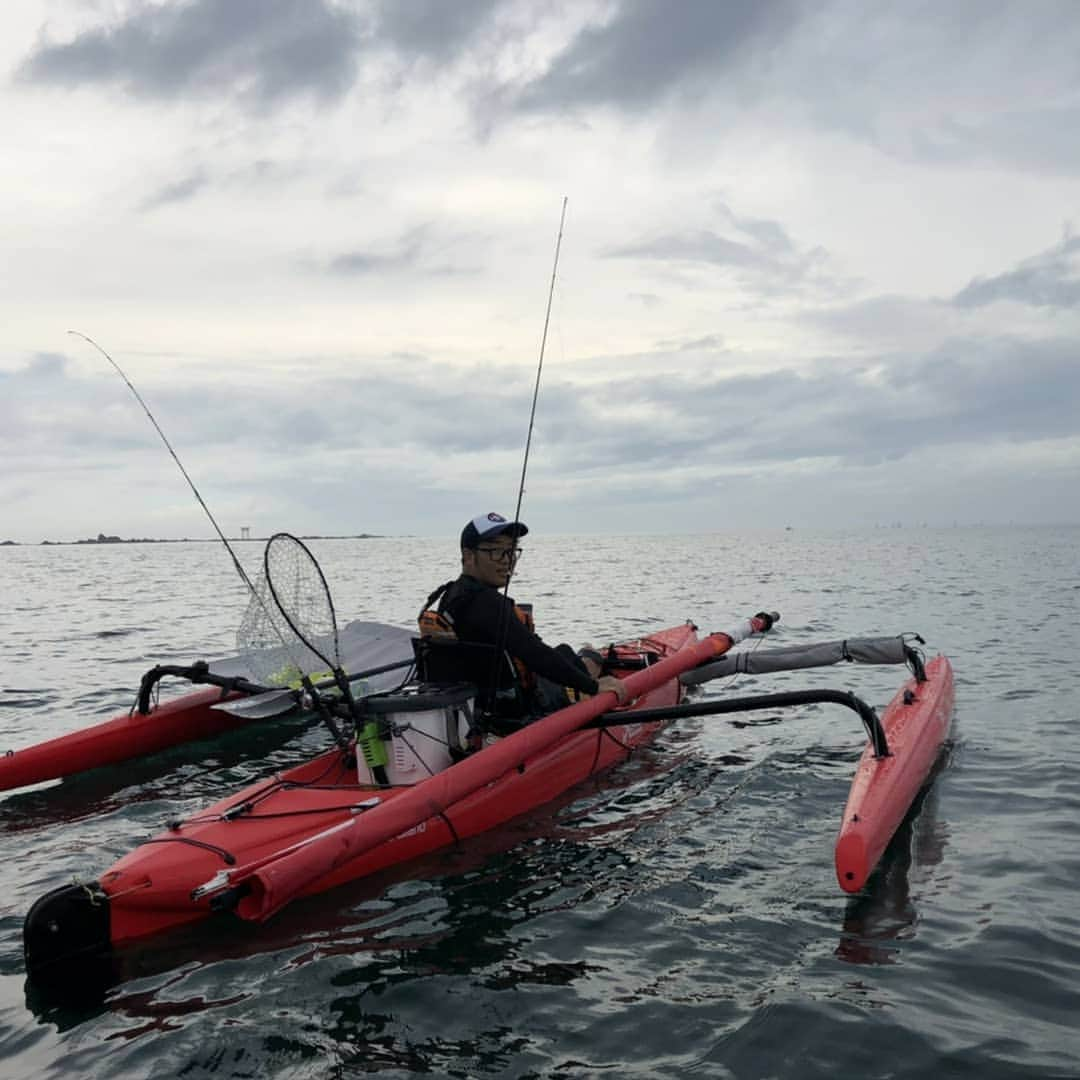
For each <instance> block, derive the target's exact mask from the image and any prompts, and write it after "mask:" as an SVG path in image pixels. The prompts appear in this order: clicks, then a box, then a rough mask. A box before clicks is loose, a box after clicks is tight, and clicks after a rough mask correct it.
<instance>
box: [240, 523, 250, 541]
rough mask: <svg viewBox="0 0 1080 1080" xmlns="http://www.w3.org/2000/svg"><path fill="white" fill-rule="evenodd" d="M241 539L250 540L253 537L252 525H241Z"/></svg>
mask: <svg viewBox="0 0 1080 1080" xmlns="http://www.w3.org/2000/svg"><path fill="white" fill-rule="evenodd" d="M240 539H241V540H250V539H251V526H250V525H241V526H240Z"/></svg>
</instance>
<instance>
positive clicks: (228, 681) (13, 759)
mask: <svg viewBox="0 0 1080 1080" xmlns="http://www.w3.org/2000/svg"><path fill="white" fill-rule="evenodd" d="M411 636H412V635H411V633H410V631H408V630H403V629H401V628H400V627H396V626H387V625H385V624H382V623H373V622H365V621H359V620H358V621H356V622H352V623H349V625H348V626H346V627H345V629H344V630H343V631H342V632H341V648H342V652H343V655H344V657H345V662H346V663H348V665H349V670H350V671H354V672H361V671H363V670H364V669H369V668H372V667H376V670H377V671H378V673H377V674H374V675H373V676H372V677H371V678H370V679H369V680H368V686H369V688H370V689H385V688H389V687H390V686H393V685H395V684H396V683H397V682H398V681H399V680H400V674H399V672H398V671H397V670H392V671H391V672H390V673H388V674H386V675H383V674H382V672H381V671H379V670H378V669H380V668H387V667H389V668H391V669H396V668H397V667H400V665H401V664H402V663H406V664H407V663H409V662H411V657H412V647H411V645H410V638H411ZM247 674H249V673H248V672H246V671H245V665H244V660H243V658H240V657H234V658H229V659H227V660H220V661H216V662H214V663H212V664H205V663H204V664H194V665H191V666H189V667H183V668H181V667H157V668H154V669H153V670H152V671H149V672H147V674H146V675H145V676H144V677H143V686H142V688H141V690H140V692H139V702H138V704H137V705H135V706H133V707H132V708H131V709H130V710H129V711H127V712H124V713H121V714H120V715H119V716H116V717H113V718H112V719H111V720H105V721H103V722H102V723H100V724H93V725H91V726H90V727H86V728H82V729H80V730H78V731H72V732H69V733H68V734H65V735H58V736H57V737H56V738H54V739H48V740H47V741H45V742H40V743H35V744H34V745H32V746H27V747H23V748H22V749H19V750H8V751H7V752H6V753H4V754H2V755H0V791H8V790H10V789H12V788H19V787H26V786H28V785H29V784H40V783H42V782H43V781H46V780H56V779H58V778H60V777H63V776H71V775H73V774H75V773H82V772H86V771H88V770H90V769H99V768H102V767H104V766H107V765H116V764H119V763H120V762H122V761H130V760H131V759H133V758H142V757H146V756H147V755H149V754H155V753H157V752H158V751H160V750H166V749H168V748H169V747H171V746H178V745H180V744H182V743H188V742H196V741H198V740H200V739H211V738H214V737H216V736H218V735H223V734H225V733H226V732H228V731H233V730H235V729H236V728H238V727H243V726H246V725H247V724H250V723H252V722H253V721H255V720H259V719H263V717H261V716H260V715H259V714H258V713H257V712H256V713H254V714H245V713H243V712H239V711H238V712H228V711H225V710H223V709H220V708H216V707H215V706H218V705H221V704H222V703H224V702H236V701H237V699H240V698H243V697H247V696H249V695H252V694H256V693H257V692H258V691H259V690H260V689H262V688H261V687H259V686H257V685H255V684H253V683H251V682H249V681H248V679H247V678H246V677H245V676H246V675H247ZM165 675H171V676H183V677H185V678H187V679H189V680H191V681H192V682H196V683H210V684H212V685H209V686H206V687H203V688H202V689H200V690H194V691H191V692H190V693H187V694H185V695H183V697H179V698H174V699H173V700H172V701H166V702H164V703H162V704H156V703H154V702H153V701H152V700H151V698H152V693H153V692H154V691H155V689H156V686H157V683H158V682H159V681H160V680H161V678H162V677H163V676H165ZM279 713H280V710H279Z"/></svg>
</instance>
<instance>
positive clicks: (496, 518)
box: [487, 514, 506, 524]
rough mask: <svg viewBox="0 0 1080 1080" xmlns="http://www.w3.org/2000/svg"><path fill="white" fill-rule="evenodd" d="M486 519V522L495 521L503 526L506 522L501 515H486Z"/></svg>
mask: <svg viewBox="0 0 1080 1080" xmlns="http://www.w3.org/2000/svg"><path fill="white" fill-rule="evenodd" d="M487 519H488V521H495V522H498V523H499V524H504V523H505V522H506V518H504V517H503V516H502V514H488V516H487Z"/></svg>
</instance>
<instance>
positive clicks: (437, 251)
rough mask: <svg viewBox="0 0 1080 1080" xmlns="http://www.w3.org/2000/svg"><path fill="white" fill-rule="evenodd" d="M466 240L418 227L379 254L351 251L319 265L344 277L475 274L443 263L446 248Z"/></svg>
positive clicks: (458, 265)
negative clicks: (444, 235) (405, 274)
mask: <svg viewBox="0 0 1080 1080" xmlns="http://www.w3.org/2000/svg"><path fill="white" fill-rule="evenodd" d="M467 239H468V238H466V237H449V238H447V237H443V238H441V239H440V238H439V237H437V235H436V230H435V228H434V226H433V225H431V224H424V225H418V226H416V227H415V228H412V229H410V230H409V231H408V232H406V233H405V234H404V235H402V236H401V237H399V238H398V239H397V240H396V241H394V242H393V243H392V244H390V245H389V246H388V248H387V249H386V250H383V251H369V250H353V251H345V252H341V253H340V254H338V255H334V256H332V257H331V258H329V259H328V260H327V261H326V262H325V263H324V264H323V266H322V269H323V270H325V271H326V272H327V273H330V274H336V275H341V276H344V277H353V276H357V277H359V276H364V275H368V274H394V273H404V272H408V273H412V274H423V275H427V276H431V277H454V276H458V275H464V274H472V273H475V272H476V271H475V270H474V269H472V268H471V267H469V266H467V265H465V264H463V263H460V262H456V263H455V262H447V261H446V259H445V256H444V254H443V253H444V252H445V251H446V250H447V249H452V250H460V249H461V247H462V245H463V244H464V243H465V242H466V241H467Z"/></svg>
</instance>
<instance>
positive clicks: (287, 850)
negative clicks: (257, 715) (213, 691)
mask: <svg viewBox="0 0 1080 1080" xmlns="http://www.w3.org/2000/svg"><path fill="white" fill-rule="evenodd" d="M772 621H773V617H772V616H768V615H765V614H764V613H762V614H760V615H758V616H755V617H754V618H753V619H749V620H746V621H745V622H744V623H742V624H741V625H740V626H739V627H737V628H735V629H734V630H732V631H729V632H728V633H720V634H711V635H708V636H707V637H705V638H704V639H701V640H699V639H698V636H697V633H696V628H695V627H693V626H692V625H691V624H686V625H683V626H678V627H672V628H670V629H667V630H662V631H659V632H657V633H654V634H650V635H648V636H647V637H643V638H638V639H636V640H633V641H629V642H625V643H622V644H620V645H615V646H612V647H610V649H609V650H608V653H607V657H606V664H607V668H608V670H609V671H610V672H611V673H612V674H615V675H617V676H618V677H620V678H622V679H624V680H625V682H626V685H627V688H628V689H629V690H630V692H631V693H632V695H633V696H634V698H635V701H634V703H633V705H632V706H629V707H627V708H625V709H621V710H618V711H615V712H612V711H609V710H610V709H611V707H612V706H613V705H614V704H615V700H614V694H612V693H607V694H601V695H598V696H597V697H596V698H592V699H588V700H585V701H582V702H578V703H577V704H573V705H571V706H569V707H567V708H564V709H561V710H559V711H558V712H556V713H553V714H551V715H549V716H546V717H544V718H542V719H540V720H538V721H536V722H534V723H532V724H529V725H528V726H526V727H523V728H521V729H520V730H519V731H516V732H514V733H513V734H510V735H507V736H505V737H503V738H498V739H494V740H492V739H490V738H489V739H487V740H486V741H485V745H482V746H481V747H479V748H477V747H476V746H475V740H474V739H472V743H473V745H470V740H471V734H474V732H472V733H471V727H470V726H471V724H472V722H473V717H472V714H471V709H472V694H471V691H470V688H468V687H466V686H462V685H460V684H459V685H449V686H447V685H443V686H433V685H429V684H423V683H418V682H415V681H414V682H412V683H409V684H408V685H405V686H402V687H399V688H398V689H397V690H394V691H390V692H387V691H385V690H383V691H379V692H375V693H370V694H366V695H363V696H360V697H359V698H358V699H357V701H356V703H355V705H356V709H357V714H356V728H357V734H355V735H354V736H353V737H352V738H351V739H350V740H349V742H348V744H347V747H346V748H344V749H342V748H341V747H335V749H333V750H330V751H328V752H326V753H324V754H322V755H320V756H318V757H316V758H314V759H312V760H311V761H308V762H306V763H304V764H302V765H299V766H296V767H295V768H293V769H290V770H288V771H286V772H283V773H280V774H278V775H276V776H274V777H272V778H271V779H269V780H265V781H263V782H261V783H257V784H253V785H251V786H250V787H248V788H245V789H244V790H243V791H240V792H238V793H236V794H235V795H233V796H231V797H229V798H226V799H223V800H221V801H220V802H218V803H216V804H214V805H212V806H210V807H207V808H206V809H205V810H203V811H201V812H199V813H197V814H195V815H194V816H193V817H191V818H189V819H188V820H186V821H183V822H176V823H172V824H170V826H169V827H168V828H167V829H166V831H164V832H163V833H160V834H159V835H157V836H155V837H153V838H152V839H151V840H149V841H148V842H147V843H145V844H143V845H142V846H141V847H139V848H137V849H135V850H134V851H132V852H131V853H129V854H128V855H126V856H124V857H123V858H121V859H120V860H119V861H118V862H116V863H114V864H113V866H111V867H110V868H109V869H108V870H106V871H105V872H104V873H102V874H100V875H99V876H98V877H97V879H96V880H93V881H87V882H84V883H79V884H74V885H64V886H61V887H60V888H57V889H55V890H53V891H52V892H50V893H47V894H46V895H44V896H43V897H41V898H40V899H39V900H38V901H37V902H36V903H35V904H34V905H33V907H32V908H31V910H30V912H29V913H28V915H27V917H26V923H25V927H24V945H25V956H26V964H27V971H28V973H29V974H30V976H31V978H32V979H35V980H38V981H40V982H52V981H54V980H62V979H67V978H70V977H71V975H72V973H73V972H77V971H79V970H80V969H81V968H82V967H83V966H85V965H89V964H91V963H96V962H100V958H101V957H102V956H103V955H107V954H108V953H109V952H110V950H112V949H113V948H114V947H116V946H121V945H123V944H124V943H126V942H130V941H135V940H137V939H144V938H148V937H150V936H152V935H155V934H159V933H162V932H164V931H167V930H169V929H171V928H173V927H179V926H182V925H185V924H190V923H194V922H197V921H199V920H202V919H206V918H209V917H216V918H229V917H239V918H242V919H247V920H254V921H263V920H266V919H268V918H270V917H271V916H273V915H274V914H275V913H276V912H277V911H279V910H280V909H281V908H282V907H283V906H284V905H285V904H287V903H289V902H290V901H292V900H293V899H296V898H298V897H302V896H309V895H312V894H315V893H320V892H323V891H325V890H327V889H330V888H333V887H335V886H337V885H340V884H343V883H345V882H347V881H352V880H355V879H357V878H360V877H363V876H366V875H370V874H373V873H375V872H376V871H379V870H382V869H385V868H386V867H389V866H392V865H396V864H399V863H403V862H406V861H407V860H411V859H414V858H417V857H418V856H421V855H423V854H425V853H427V852H430V851H433V850H435V849H438V848H441V847H445V846H447V845H451V844H454V843H457V842H460V841H463V840H465V839H466V838H468V837H470V836H474V835H477V834H479V833H482V832H485V831H487V830H489V829H492V828H494V827H495V826H497V825H499V824H501V823H503V822H505V821H508V820H510V819H511V818H515V817H519V816H521V815H523V814H527V813H529V812H530V811H533V810H535V809H536V808H538V807H540V806H542V805H543V804H544V803H547V802H550V801H551V800H552V799H554V798H556V797H557V796H558V795H560V794H561V793H563V792H564V791H566V790H567V789H569V788H572V787H573V786H574V785H576V784H578V783H580V782H581V781H583V780H584V779H586V778H587V777H589V776H591V775H593V774H594V773H596V772H598V771H600V770H603V769H606V768H608V767H610V766H611V765H613V764H615V763H616V762H618V761H620V760H622V759H624V758H625V757H626V756H628V755H629V754H630V753H631V752H632V751H633V749H634V748H635V747H638V746H640V745H642V744H643V743H645V742H648V741H649V740H650V739H652V738H653V737H654V736H655V734H656V733H657V731H659V730H660V728H661V727H662V726H663V725H664V724H665V723H667V722H669V721H670V720H672V719H676V718H678V717H680V716H691V715H706V714H715V713H728V712H735V711H743V710H746V709H756V708H768V709H771V710H775V709H777V708H780V707H784V706H788V705H800V704H807V703H812V702H835V703H839V704H843V705H846V706H848V707H850V708H852V709H855V711H856V712H858V713H859V715H860V717H861V719H862V721H863V723H864V725H865V726H866V728H867V733H868V742H867V748H866V751H865V753H864V756H863V760H862V762H861V763H860V765H859V768H858V770H857V773H856V778H855V782H854V784H853V786H852V792H851V797H850V798H849V801H848V806H847V808H846V809H845V812H844V818H843V822H842V827H841V833H840V837H839V838H838V842H837V847H836V868H837V876H838V880H839V882H840V885H841V887H842V888H843V889H844V890H845V891H848V892H855V891H857V890H858V889H860V888H862V886H863V885H864V884H865V882H866V879H867V877H868V876H869V875H870V873H871V872H872V870H873V868H874V866H875V864H876V863H877V861H878V859H879V857H880V855H881V853H882V852H883V851H884V849H885V846H886V845H887V843H888V840H889V838H890V837H891V836H892V834H893V832H894V831H895V830H896V828H897V826H898V825H899V824H900V822H901V821H902V820H903V818H904V816H905V815H906V813H907V811H908V809H909V807H910V806H911V804H912V802H913V800H914V799H915V797H916V795H917V794H918V792H919V790H920V789H921V787H922V786H923V784H924V783H925V781H926V778H927V775H928V773H929V771H930V768H931V766H932V765H933V762H934V760H935V758H936V756H937V753H938V750H939V748H940V746H941V743H942V742H943V741H944V739H945V738H946V735H947V731H948V725H949V720H950V718H951V714H952V708H953V682H952V670H951V667H950V665H949V662H948V660H947V659H946V658H944V657H937V658H935V659H934V660H932V661H930V663H928V664H926V665H924V664H923V663H922V660H921V655H920V654H919V652H918V651H917V650H916V649H915V648H914V647H913V645H911V644H910V643H909V642H908V641H907V640H905V639H902V638H878V639H870V640H868V641H866V640H864V641H856V640H854V639H853V640H849V641H847V642H837V643H832V644H826V645H818V646H800V647H795V648H789V649H778V650H771V651H766V650H761V651H758V652H744V653H738V654H732V655H731V656H727V657H721V654H723V653H725V652H727V651H728V650H729V649H730V648H731V647H732V646H733V645H734V644H735V643H737V642H738V641H740V640H743V639H744V638H746V637H748V636H749V635H751V634H754V633H759V632H761V631H763V630H765V629H767V628H768V627H769V626H771V624H772ZM718 658H719V659H718ZM843 660H847V661H863V662H871V663H882V662H884V663H907V664H908V665H909V666H910V667H911V668H912V672H913V674H912V677H911V678H910V679H909V680H908V682H907V683H906V684H905V685H904V686H903V687H902V688H901V689H900V691H899V692H898V693H897V695H896V696H895V697H894V699H893V700H892V702H891V703H890V704H889V705H888V706H887V708H886V709H885V710H884V712H883V714H882V715H881V717H880V719H879V718H878V716H877V714H876V713H875V712H874V710H873V709H871V708H870V707H869V706H868V705H866V704H865V703H863V702H861V701H860V700H859V699H858V698H856V697H854V695H852V694H848V693H841V692H837V691H823V690H817V691H805V692H800V693H787V694H770V695H760V696H757V697H751V698H737V699H728V700H723V699H720V700H711V701H701V702H694V703H688V704H687V703H684V700H683V699H684V696H685V693H686V687H687V686H692V685H694V684H698V683H701V682H705V681H707V680H709V679H712V678H719V677H723V676H725V675H727V674H729V673H733V672H736V671H741V672H747V673H750V674H754V673H764V672H767V671H777V670H787V669H791V668H799V667H808V666H817V665H820V664H824V663H836V662H838V661H843ZM234 689H235V688H234ZM218 693H219V694H220V693H221V691H218ZM196 694H197V695H198V696H199V704H198V705H197V706H196V708H198V709H205V708H206V704H205V700H204V697H205V694H206V691H197V692H196ZM191 696H192V697H194V696H195V695H191ZM264 696H265V695H264ZM184 700H185V699H180V701H184ZM251 700H252V701H257V700H258V698H257V697H256V698H253V699H251ZM171 704H172V707H173V709H174V710H176V709H179V708H181V706H179V705H178V704H177V703H175V702H174V703H171ZM167 707H168V706H163V707H162V708H167ZM336 708H337V711H338V713H339V715H342V716H344V715H346V712H345V707H344V703H342V702H340V701H339V702H338V703H337V704H336ZM150 715H151V716H152V715H153V713H151V714H150ZM372 723H374V724H375V725H376V727H377V729H378V731H379V734H380V738H381V740H382V742H383V749H384V750H385V754H384V756H383V757H382V758H379V759H378V762H379V763H380V764H375V765H373V764H372V762H371V760H370V759H371V753H370V747H366V746H365V745H364V743H365V734H364V733H365V732H367V733H368V735H370V731H371V728H370V726H369V725H370V724H372ZM379 767H381V768H382V769H383V770H384V773H385V776H384V778H383V782H381V783H380V782H379V781H378V779H377V773H376V768H379Z"/></svg>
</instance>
